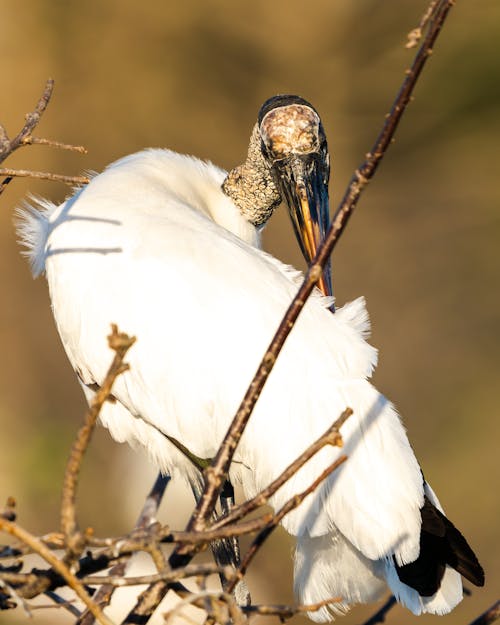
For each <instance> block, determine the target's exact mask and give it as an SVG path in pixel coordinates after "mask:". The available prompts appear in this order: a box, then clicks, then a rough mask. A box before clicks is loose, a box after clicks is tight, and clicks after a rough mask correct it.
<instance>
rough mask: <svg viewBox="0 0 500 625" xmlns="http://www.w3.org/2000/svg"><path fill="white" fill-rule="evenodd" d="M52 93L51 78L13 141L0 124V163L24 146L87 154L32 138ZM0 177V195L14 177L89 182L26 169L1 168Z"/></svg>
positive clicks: (72, 183)
mask: <svg viewBox="0 0 500 625" xmlns="http://www.w3.org/2000/svg"><path fill="white" fill-rule="evenodd" d="M53 91H54V81H53V80H52V78H49V79H48V80H47V82H46V84H45V88H44V90H43V93H42V95H41V96H40V98H39V100H38V102H37V104H36V106H35V108H34V110H33V111H32V112H31V113H28V114H27V115H26V117H25V119H26V121H25V123H24V126H23V127H22V128H21V130H20V131H19V132H18V134H17V135H16V136H15V137H14V138H13V139H10V138H9V135H8V134H7V130H6V129H5V127H4V126H2V125H1V124H0V163H2V162H3V161H4V160H5V159H6V158H7V157H8V156H10V155H11V154H12V153H13V152H15V151H16V150H18V149H19V148H21V147H23V146H26V145H34V144H38V145H48V146H50V147H55V148H60V149H62V150H69V151H73V152H80V153H81V154H85V153H86V152H87V150H86V149H85V148H84V147H83V146H81V145H70V144H68V143H62V142H60V141H53V140H52V139H45V138H40V137H34V136H33V131H34V130H35V128H36V127H37V126H38V124H39V122H40V119H41V117H42V115H43V114H44V113H45V110H46V109H47V106H48V104H49V102H50V98H51V97H52V92H53ZM0 176H5V178H4V179H3V180H2V181H1V182H0V195H1V194H2V193H3V191H4V190H5V188H6V186H7V185H8V184H9V183H10V182H11V180H12V179H13V178H14V177H30V178H39V179H42V180H52V181H56V182H64V183H66V184H71V185H82V184H86V183H87V182H88V181H89V178H88V177H87V176H65V175H62V174H53V173H50V172H41V171H31V170H28V169H8V168H1V167H0Z"/></svg>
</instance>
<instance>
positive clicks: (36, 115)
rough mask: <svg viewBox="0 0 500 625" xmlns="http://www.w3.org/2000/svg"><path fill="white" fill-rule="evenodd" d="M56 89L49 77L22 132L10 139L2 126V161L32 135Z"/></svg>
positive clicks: (0, 130) (0, 145) (0, 159)
mask: <svg viewBox="0 0 500 625" xmlns="http://www.w3.org/2000/svg"><path fill="white" fill-rule="evenodd" d="M53 90H54V81H53V79H52V78H49V79H48V80H47V82H46V83H45V88H44V90H43V93H42V95H41V96H40V99H39V100H38V102H37V104H36V106H35V109H34V110H33V111H32V112H31V113H28V114H27V115H26V122H25V124H24V126H23V127H22V128H21V130H20V132H19V133H18V134H17V135H16V136H15V137H14V139H9V137H8V135H7V132H6V130H5V128H4V127H3V126H1V128H0V163H1V162H2V161H4V160H5V159H6V158H7V156H9V155H10V154H12V152H14V150H17V148H19V147H20V146H21V145H23V142H24V141H25V140H26V138H27V137H29V136H30V135H31V133H32V132H33V130H34V129H35V128H36V126H37V125H38V123H39V122H40V118H41V116H42V115H43V113H44V112H45V109H46V108H47V106H48V104H49V102H50V98H51V97H52V92H53Z"/></svg>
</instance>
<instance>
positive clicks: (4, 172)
mask: <svg viewBox="0 0 500 625" xmlns="http://www.w3.org/2000/svg"><path fill="white" fill-rule="evenodd" d="M0 176H7V177H9V178H12V177H17V178H19V177H22V178H39V179H41V180H52V181H54V182H64V183H66V184H71V185H83V184H87V183H88V182H89V181H90V178H89V177H88V176H65V175H64V174H52V173H51V172H48V171H32V170H30V169H9V168H7V167H0ZM2 184H4V186H5V184H6V183H5V181H4V182H3V183H2Z"/></svg>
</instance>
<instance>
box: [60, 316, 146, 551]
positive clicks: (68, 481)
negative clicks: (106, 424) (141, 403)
mask: <svg viewBox="0 0 500 625" xmlns="http://www.w3.org/2000/svg"><path fill="white" fill-rule="evenodd" d="M108 342H109V347H110V348H111V349H112V350H113V351H114V352H115V356H114V358H113V361H112V363H111V365H110V367H109V369H108V372H107V374H106V377H105V378H104V381H103V383H102V385H101V386H100V388H99V390H98V391H97V392H96V394H95V396H94V399H93V401H92V404H91V405H90V408H89V410H88V412H87V414H86V416H85V423H84V425H83V426H82V427H81V428H80V431H79V432H78V435H77V438H76V440H75V442H74V443H73V447H72V449H71V452H70V457H69V459H68V464H67V465H66V471H65V473H64V483H63V492H62V503H61V530H62V533H63V534H64V536H65V539H66V561H67V562H73V561H74V560H75V559H76V558H77V557H78V556H79V555H80V554H81V552H82V550H83V548H84V546H85V540H84V536H83V535H82V534H81V533H80V532H79V531H78V525H77V521H76V507H75V502H76V488H77V485H78V478H79V475H80V466H81V463H82V460H83V456H84V454H85V451H86V449H87V447H88V444H89V442H90V438H91V436H92V432H93V431H94V427H95V424H96V422H97V418H98V417H99V413H100V411H101V408H102V406H103V404H104V402H105V401H106V400H108V399H109V397H110V395H111V388H112V386H113V384H114V382H115V380H116V378H117V376H119V375H120V374H121V373H123V372H124V371H127V369H128V368H129V366H128V364H125V363H124V362H123V359H124V358H125V355H126V353H127V351H128V350H129V349H130V347H131V346H132V345H133V344H134V342H135V337H129V336H128V335H127V334H123V333H119V332H118V328H117V327H116V325H112V326H111V334H110V335H109V336H108Z"/></svg>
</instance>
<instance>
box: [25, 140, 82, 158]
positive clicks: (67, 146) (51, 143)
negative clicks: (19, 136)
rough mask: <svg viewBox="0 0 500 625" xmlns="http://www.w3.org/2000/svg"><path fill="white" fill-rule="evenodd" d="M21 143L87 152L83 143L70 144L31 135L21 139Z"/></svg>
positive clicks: (80, 152)
mask: <svg viewBox="0 0 500 625" xmlns="http://www.w3.org/2000/svg"><path fill="white" fill-rule="evenodd" d="M22 145H48V146H49V147H52V148H59V149H60V150H67V151H68V152H78V153H79V154H87V153H88V152H87V148H85V147H84V146H83V145H72V144H71V143H62V142H61V141H54V140H53V139H42V138H40V137H32V136H29V137H26V138H25V139H23V141H22Z"/></svg>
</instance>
